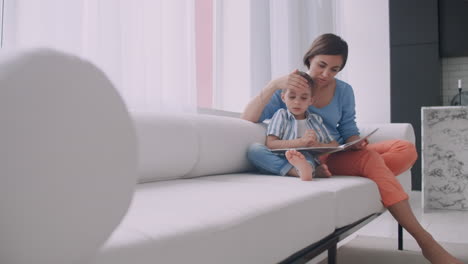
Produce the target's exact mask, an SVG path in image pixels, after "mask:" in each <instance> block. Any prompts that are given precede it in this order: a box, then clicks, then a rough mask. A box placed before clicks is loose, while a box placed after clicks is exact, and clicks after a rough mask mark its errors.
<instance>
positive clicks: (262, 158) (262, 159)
mask: <svg viewBox="0 0 468 264" xmlns="http://www.w3.org/2000/svg"><path fill="white" fill-rule="evenodd" d="M301 153H302V154H303V155H304V156H305V158H306V159H307V161H308V162H309V163H310V164H311V165H312V168H315V166H316V164H317V163H316V161H315V159H314V157H313V156H312V155H310V154H309V153H307V152H301ZM247 159H248V160H249V161H250V162H251V163H252V164H253V165H254V166H255V168H257V169H258V170H259V171H260V172H261V173H263V174H276V175H281V176H284V175H286V174H287V173H288V172H289V171H290V170H291V169H292V168H293V166H292V165H291V163H289V161H288V160H287V159H286V156H285V155H284V154H279V153H273V152H271V150H270V149H268V148H267V147H266V146H265V145H263V144H259V143H254V144H252V145H250V146H249V150H248V151H247ZM314 171H315V170H314Z"/></svg>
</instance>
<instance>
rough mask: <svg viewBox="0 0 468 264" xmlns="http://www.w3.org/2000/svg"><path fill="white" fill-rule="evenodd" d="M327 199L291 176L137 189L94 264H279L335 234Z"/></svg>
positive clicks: (330, 200)
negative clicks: (119, 223) (295, 253)
mask: <svg viewBox="0 0 468 264" xmlns="http://www.w3.org/2000/svg"><path fill="white" fill-rule="evenodd" d="M218 177H219V178H218ZM237 178H242V179H244V180H243V181H237V182H236V181H234V180H229V179H237ZM223 179H226V180H223ZM257 179H258V180H259V181H258V182H257V183H255V184H252V182H255V181H256V180H257ZM311 190H314V191H311ZM333 200H334V194H333V193H332V192H329V191H326V190H320V188H318V187H316V186H313V184H305V183H304V182H300V181H299V180H298V179H297V178H289V177H278V176H266V175H255V174H232V175H229V176H228V178H226V177H224V176H214V177H200V178H195V179H180V180H171V181H160V182H154V183H146V184H140V185H139V186H138V187H137V190H136V192H135V196H134V199H133V202H132V204H131V207H130V209H129V212H128V213H127V215H126V216H125V218H124V219H123V221H122V223H121V225H120V226H119V227H118V228H117V229H116V231H115V232H114V233H113V235H112V236H111V238H110V239H109V240H108V241H107V243H106V244H105V245H104V246H103V247H102V248H101V250H100V252H99V253H98V255H97V257H96V259H95V260H94V262H92V263H109V264H110V263H112V264H118V263H155V258H157V261H156V262H157V263H277V262H278V261H281V260H282V259H284V258H285V257H287V256H289V255H291V254H292V253H294V252H296V251H297V250H299V249H301V248H303V247H304V246H305V245H309V244H311V243H314V242H316V241H318V240H320V239H321V238H323V237H325V236H326V235H328V234H330V233H332V232H333V230H334V229H335V223H334V221H330V219H335V208H334V205H333V204H334V201H333ZM258 252H262V253H261V254H259V253H258ZM265 252H268V254H265Z"/></svg>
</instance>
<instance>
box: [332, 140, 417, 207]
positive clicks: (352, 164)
mask: <svg viewBox="0 0 468 264" xmlns="http://www.w3.org/2000/svg"><path fill="white" fill-rule="evenodd" d="M417 157H418V154H417V152H416V148H415V146H414V145H413V144H412V143H411V142H408V141H404V140H386V141H382V142H378V143H374V144H369V145H367V148H366V149H363V150H358V151H343V152H337V153H333V154H331V155H329V156H328V157H326V158H325V160H324V162H325V163H326V164H327V165H328V168H329V170H330V172H331V173H332V174H333V175H356V176H363V177H366V178H369V179H371V180H373V181H374V182H375V183H376V184H377V186H378V188H379V192H380V196H381V198H382V202H383V204H384V206H385V207H388V206H391V205H394V204H396V203H398V202H401V201H403V200H406V199H408V195H407V194H406V192H405V191H404V190H403V187H402V186H401V184H400V182H399V181H398V180H397V179H396V177H395V176H396V175H399V174H400V173H402V172H404V171H406V170H408V169H409V168H411V166H413V164H414V162H415V161H416V159H417Z"/></svg>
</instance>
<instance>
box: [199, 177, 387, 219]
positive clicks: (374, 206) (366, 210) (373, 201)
mask: <svg viewBox="0 0 468 264" xmlns="http://www.w3.org/2000/svg"><path fill="white" fill-rule="evenodd" d="M262 176H263V175H259V176H257V177H252V176H247V174H245V175H242V177H239V175H221V176H212V177H203V178H200V179H203V180H208V179H209V180H211V181H223V182H230V183H245V184H251V185H254V186H258V188H269V187H268V186H269V185H270V184H278V183H281V184H283V186H284V187H285V188H291V189H296V188H306V189H308V190H309V191H310V192H311V193H314V192H316V191H320V192H324V191H325V192H329V193H331V194H333V198H334V199H333V208H334V209H333V210H335V214H334V215H335V216H336V219H328V220H327V221H330V222H333V223H334V226H335V227H336V228H340V227H343V226H346V225H349V224H352V223H354V222H356V221H358V220H359V219H361V218H363V217H365V216H368V215H371V214H373V213H378V212H381V211H382V210H383V209H384V208H383V205H382V202H381V201H380V194H379V191H378V189H377V185H376V184H375V183H374V182H373V181H372V180H369V179H367V178H364V177H358V176H333V177H331V178H318V179H314V180H313V181H310V182H304V181H301V180H299V179H298V178H293V177H283V176H268V175H264V177H265V178H262ZM271 177H273V178H271ZM284 179H287V180H284ZM298 186H299V187H298ZM311 208H313V207H311ZM313 210H316V209H315V208H313Z"/></svg>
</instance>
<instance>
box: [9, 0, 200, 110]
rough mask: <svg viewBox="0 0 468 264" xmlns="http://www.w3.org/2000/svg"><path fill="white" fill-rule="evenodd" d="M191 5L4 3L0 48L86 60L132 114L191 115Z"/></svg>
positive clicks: (153, 1)
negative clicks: (63, 54)
mask: <svg viewBox="0 0 468 264" xmlns="http://www.w3.org/2000/svg"><path fill="white" fill-rule="evenodd" d="M194 25H195V23H194V0H135V1H129V0H120V1H119V0H99V1H97V0H65V1H64V0H5V20H4V47H6V48H23V47H34V46H41V47H44V46H45V47H52V48H56V49H60V50H63V51H67V52H70V53H73V54H76V55H79V56H82V57H85V58H87V59H89V60H90V61H92V62H94V63H95V64H97V65H98V66H99V67H100V68H101V69H102V70H103V71H104V72H105V73H106V74H107V75H108V76H109V78H110V79H111V80H112V81H113V83H114V84H115V85H116V87H117V88H118V90H119V91H120V93H121V94H122V96H123V98H124V100H125V101H126V103H127V106H128V107H129V109H130V111H134V112H135V111H136V112H161V111H162V112H187V111H195V109H196V87H195V55H194V54H195V36H194Z"/></svg>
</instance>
